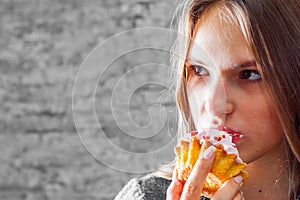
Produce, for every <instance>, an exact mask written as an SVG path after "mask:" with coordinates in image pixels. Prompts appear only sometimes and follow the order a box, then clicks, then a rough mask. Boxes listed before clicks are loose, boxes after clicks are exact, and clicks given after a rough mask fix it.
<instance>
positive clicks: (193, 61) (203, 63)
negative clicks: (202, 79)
mask: <svg viewBox="0 0 300 200" xmlns="http://www.w3.org/2000/svg"><path fill="white" fill-rule="evenodd" d="M186 62H187V63H188V64H197V65H206V64H205V62H203V61H201V60H195V59H193V58H191V57H188V58H187V59H186Z"/></svg>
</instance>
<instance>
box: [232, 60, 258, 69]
mask: <svg viewBox="0 0 300 200" xmlns="http://www.w3.org/2000/svg"><path fill="white" fill-rule="evenodd" d="M251 66H256V62H255V61H254V60H250V61H245V62H242V63H239V64H236V65H233V66H232V67H231V68H232V69H238V68H246V67H251Z"/></svg>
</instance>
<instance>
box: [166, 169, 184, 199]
mask: <svg viewBox="0 0 300 200" xmlns="http://www.w3.org/2000/svg"><path fill="white" fill-rule="evenodd" d="M183 186H184V184H183V183H182V182H181V181H180V180H179V179H178V176H177V170H176V168H175V169H174V171H173V176H172V182H171V184H170V186H169V187H168V190H167V200H179V199H180V196H181V193H182V190H183Z"/></svg>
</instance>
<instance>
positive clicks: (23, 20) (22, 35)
mask: <svg viewBox="0 0 300 200" xmlns="http://www.w3.org/2000/svg"><path fill="white" fill-rule="evenodd" d="M174 7H175V5H174V3H173V1H172V0H163V1H161V0H130V1H125V0H111V1H108V0H107V1H106V0H61V1H59V0H1V1H0V21H1V28H0V36H1V37H0V46H1V48H0V73H1V74H0V84H1V87H0V98H1V105H0V112H1V114H0V118H1V119H0V148H1V151H0V159H1V161H0V199H6V200H9V199H14V200H15V199H26V200H44V199H51V200H52V199H53V200H63V199H64V200H65V199H72V200H73V199H74V200H76V199H78V200H79V199H80V200H82V199H93V200H94V199H112V198H113V197H114V196H115V195H116V194H117V192H118V191H119V190H120V189H121V188H122V187H123V185H124V184H125V183H126V182H127V181H128V180H129V179H130V178H132V177H136V176H141V175H143V174H144V173H147V172H149V171H152V170H153V169H155V168H156V167H157V165H158V164H159V163H161V164H163V163H166V162H168V161H170V160H172V159H173V152H172V150H170V149H168V150H161V149H162V148H163V147H165V146H167V145H168V144H169V143H170V141H171V140H172V138H174V135H175V132H176V131H175V130H176V128H175V124H176V118H175V111H174V109H173V103H174V101H173V99H172V97H169V96H168V93H167V95H165V96H166V97H167V98H161V96H162V94H165V91H168V89H167V87H168V82H167V80H168V78H167V75H168V74H167V73H168V70H166V69H167V68H168V59H169V57H168V52H166V51H161V50H158V49H155V50H153V49H147V48H145V49H141V50H138V51H136V50H135V49H136V47H135V46H134V44H136V43H141V42H145V44H144V45H145V46H149V45H150V46H151V45H152V44H157V45H158V46H159V45H160V44H164V43H165V42H167V44H166V46H168V42H169V41H166V40H164V41H162V39H161V38H160V37H159V35H155V34H152V33H151V31H149V30H146V36H145V34H144V33H142V34H140V31H136V30H135V31H134V32H133V34H132V35H131V36H132V37H129V39H128V40H127V39H125V40H124V39H121V40H120V41H121V42H120V41H119V40H118V39H120V37H117V39H116V40H112V41H111V42H110V43H109V44H108V46H105V47H104V46H101V43H102V44H103V42H104V41H107V39H108V38H110V37H111V36H113V35H114V34H116V33H120V32H122V31H126V30H131V29H133V28H142V27H149V26H150V27H151V26H155V27H166V28H168V27H169V26H170V23H171V18H172V16H173V12H174V9H175V8H174ZM147 31H148V32H149V33H148V35H147ZM154 32H155V31H154ZM129 36H130V34H129ZM125 38H126V37H125ZM116 41H117V42H116ZM118 41H119V42H118ZM124 41H125V42H126V41H128V43H133V46H131V47H128V49H130V50H131V51H129V52H128V53H126V54H124V55H123V54H122V55H120V54H119V53H118V52H117V49H120V48H121V47H124V45H125V44H124V43H122V42H124ZM98 44H100V46H99V45H98ZM97 45H98V47H96V46H97ZM95 47H96V50H95V51H94V54H93V53H91V51H92V49H94V48H95ZM103 48H104V50H105V51H104V52H105V55H101V52H103ZM97 53H99V57H98V58H97V56H96V58H95V60H93V59H92V58H93V56H95V54H97ZM89 55H90V57H89ZM101 56H102V57H101ZM110 56H111V57H113V58H114V60H112V62H111V64H110V65H105V66H102V65H101V59H105V58H106V57H110ZM90 58H91V59H90ZM85 59H86V62H85V63H84V60H85ZM90 60H91V61H90ZM90 62H91V63H90ZM89 63H90V64H91V65H94V66H95V65H99V68H98V71H97V70H96V71H92V70H86V73H85V74H81V75H80V77H81V79H80V80H79V82H78V85H76V84H75V86H76V88H75V90H76V92H77V93H76V94H77V96H76V98H75V99H74V98H73V109H72V91H73V90H74V81H75V80H76V79H75V77H76V75H78V73H79V72H80V70H79V69H80V68H79V67H80V66H85V65H89ZM151 63H152V64H151ZM153 63H154V64H153ZM137 66H142V68H138V67H137ZM166 66H167V67H166ZM85 69H88V68H85ZM101 70H102V71H101ZM100 72H102V73H100ZM96 79H97V81H96V82H95V80H96ZM95 83H96V85H95ZM91 87H94V88H96V89H95V90H94V93H92V92H91V90H90V88H91ZM169 93H170V92H169ZM171 96H172V94H171ZM93 99H94V100H95V109H91V106H90V105H91V101H92V100H93ZM161 99H163V103H162V104H161V101H160V100H161ZM112 111H114V113H113V112H112ZM74 112H75V115H76V116H79V121H80V122H79V121H78V122H77V123H76V124H77V127H76V126H75V122H74V118H73V115H74ZM95 116H97V118H96V119H97V124H95ZM103 138H105V139H103ZM112 145H113V146H115V147H119V148H120V149H121V150H120V149H119V150H118V149H117V150H116V149H113V148H112ZM155 151H159V154H158V155H159V156H152V157H151V156H150V154H151V152H155ZM131 153H133V154H134V153H138V154H139V155H141V156H142V157H135V155H133V154H131ZM143 158H144V159H143ZM134 172H138V173H134Z"/></svg>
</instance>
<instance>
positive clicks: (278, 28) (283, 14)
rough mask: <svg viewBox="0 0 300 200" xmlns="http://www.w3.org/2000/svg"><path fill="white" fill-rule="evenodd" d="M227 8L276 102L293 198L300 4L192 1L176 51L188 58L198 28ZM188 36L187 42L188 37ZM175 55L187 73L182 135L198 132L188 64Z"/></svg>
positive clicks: (185, 6) (180, 94)
mask: <svg viewBox="0 0 300 200" xmlns="http://www.w3.org/2000/svg"><path fill="white" fill-rule="evenodd" d="M216 5H220V6H222V7H223V8H224V9H225V10H226V13H227V14H228V15H230V17H231V18H232V19H233V20H234V22H235V23H236V24H237V25H238V27H239V28H240V29H241V31H242V33H243V34H244V37H245V39H246V41H247V42H248V43H249V45H250V47H251V48H252V50H253V52H254V55H255V58H256V60H257V62H258V63H259V68H260V70H261V72H262V79H263V80H264V83H265V85H266V88H267V95H269V96H270V97H271V99H272V100H273V102H272V103H273V105H274V109H275V113H276V115H277V116H278V118H279V120H280V123H281V126H282V129H283V132H284V135H285V143H286V152H287V154H288V158H289V165H288V177H289V198H294V197H295V195H296V193H297V192H299V191H300V127H299V126H300V125H299V119H300V67H299V63H300V60H299V55H300V52H299V47H300V44H299V42H300V34H299V33H300V31H299V29H300V22H299V19H300V16H299V15H300V6H299V1H298V0H285V1H282V0H227V1H225V0H188V1H185V2H184V3H182V5H181V6H179V8H180V10H181V12H182V13H183V14H181V15H177V16H179V17H178V19H179V22H178V24H179V25H178V34H179V35H180V36H179V37H178V40H177V41H176V43H175V45H174V49H173V52H176V54H178V52H181V53H180V54H181V55H185V56H186V54H187V51H188V50H187V49H188V47H189V44H190V41H191V40H190V38H191V37H192V34H193V30H194V26H195V24H196V22H197V20H199V19H200V18H201V17H202V16H203V15H204V14H205V13H206V12H207V11H208V10H210V9H212V8H213V7H214V6H216ZM182 35H183V36H185V37H186V38H187V39H184V40H183V39H182V38H183V37H182ZM177 57H178V56H177V55H174V59H173V60H172V61H173V65H174V66H176V67H177V71H179V73H180V74H181V76H179V78H178V79H177V80H176V81H177V82H176V83H175V84H176V85H177V97H176V98H177V105H178V109H179V134H180V135H181V136H182V135H183V134H184V133H186V132H188V131H192V130H194V129H195V126H194V122H193V119H192V117H191V112H190V108H189V106H188V99H187V91H186V90H187V83H186V79H185V77H186V74H185V69H184V68H185V67H184V60H181V59H178V58H177Z"/></svg>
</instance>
